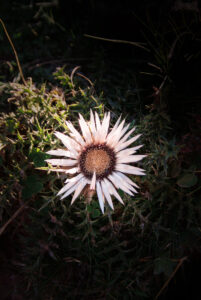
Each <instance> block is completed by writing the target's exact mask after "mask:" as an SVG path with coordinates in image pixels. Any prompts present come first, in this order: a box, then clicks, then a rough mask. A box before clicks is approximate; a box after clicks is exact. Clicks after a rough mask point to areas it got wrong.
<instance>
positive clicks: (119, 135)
mask: <svg viewBox="0 0 201 300" xmlns="http://www.w3.org/2000/svg"><path fill="white" fill-rule="evenodd" d="M78 121H79V125H80V129H81V134H80V133H79V132H78V130H77V129H76V128H75V127H74V126H73V124H72V123H71V122H69V121H67V122H66V125H67V126H68V129H69V135H65V134H63V133H61V132H55V135H56V137H57V138H58V139H60V140H61V141H62V143H63V145H64V146H65V149H57V150H50V151H48V152H47V153H48V154H50V155H55V156H61V157H63V158H61V159H47V160H46V161H47V162H48V163H50V164H51V166H52V167H53V168H51V170H52V171H56V172H62V173H65V174H67V175H68V178H67V179H66V181H65V185H64V186H63V188H62V189H61V190H60V191H59V193H58V196H60V195H62V196H61V199H64V198H66V197H67V196H69V195H70V194H71V193H73V192H74V195H73V197H72V201H71V204H72V203H73V202H74V201H75V200H76V199H77V197H78V196H79V195H80V194H81V192H84V191H85V195H86V194H87V195H91V194H93V193H95V191H96V192H97V196H98V201H99V204H100V208H101V210H102V212H103V213H104V207H105V203H106V201H107V203H108V204H109V206H110V207H111V208H112V209H114V206H113V202H112V197H111V196H114V197H115V198H117V199H118V200H119V202H121V203H122V204H124V203H123V200H122V198H121V197H120V195H119V194H118V192H117V190H118V189H121V190H123V191H124V192H126V193H127V194H129V195H131V196H133V195H134V193H137V190H136V189H137V188H139V187H138V186H137V184H136V183H134V182H133V181H132V180H131V179H130V178H129V177H128V176H126V175H125V174H133V175H145V173H144V172H145V171H144V170H143V169H141V168H138V167H136V166H133V165H131V164H133V163H136V162H138V161H140V160H141V159H143V158H144V157H145V155H136V154H135V153H136V151H137V150H138V149H140V148H141V147H142V145H138V146H135V147H131V148H128V147H129V146H130V145H131V144H133V143H134V142H135V141H136V140H137V139H138V138H139V137H140V134H138V135H136V136H134V137H132V138H130V139H129V137H130V135H131V134H132V133H133V132H134V131H135V128H132V129H130V130H129V127H130V124H128V125H126V126H124V124H125V119H124V120H122V121H121V117H120V118H119V119H118V120H117V122H116V124H115V125H114V127H113V128H112V129H111V130H110V129H109V126H110V113H105V114H104V117H103V120H102V122H101V121H100V118H99V116H98V114H97V112H95V114H94V113H93V112H92V110H91V111H90V121H89V122H86V121H85V120H84V118H83V116H82V115H81V114H80V115H79V120H78ZM128 130H129V131H128Z"/></svg>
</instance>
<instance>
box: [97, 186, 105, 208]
mask: <svg viewBox="0 0 201 300" xmlns="http://www.w3.org/2000/svg"><path fill="white" fill-rule="evenodd" d="M96 190H97V195H98V201H99V205H100V208H101V211H102V213H103V214H104V202H105V201H104V195H103V192H102V189H101V185H100V182H99V181H97V182H96Z"/></svg>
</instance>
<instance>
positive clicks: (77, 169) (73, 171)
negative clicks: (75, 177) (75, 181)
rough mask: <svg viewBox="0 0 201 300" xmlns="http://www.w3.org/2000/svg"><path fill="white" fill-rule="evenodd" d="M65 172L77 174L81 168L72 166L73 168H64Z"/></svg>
mask: <svg viewBox="0 0 201 300" xmlns="http://www.w3.org/2000/svg"><path fill="white" fill-rule="evenodd" d="M64 171H65V173H69V174H75V173H77V172H78V171H79V168H72V169H68V170H64Z"/></svg>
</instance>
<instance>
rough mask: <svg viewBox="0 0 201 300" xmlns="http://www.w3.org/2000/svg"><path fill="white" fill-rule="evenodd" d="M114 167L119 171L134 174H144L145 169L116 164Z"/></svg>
mask: <svg viewBox="0 0 201 300" xmlns="http://www.w3.org/2000/svg"><path fill="white" fill-rule="evenodd" d="M115 168H116V170H117V171H120V172H123V173H129V174H134V175H145V174H144V171H145V170H143V169H141V168H136V167H133V166H129V165H124V164H117V165H116V167H115Z"/></svg>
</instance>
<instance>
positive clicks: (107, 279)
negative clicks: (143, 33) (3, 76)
mask: <svg viewBox="0 0 201 300" xmlns="http://www.w3.org/2000/svg"><path fill="white" fill-rule="evenodd" d="M54 75H55V77H56V79H57V80H59V81H60V86H59V85H57V86H56V87H55V86H52V85H50V86H49V87H48V86H45V85H42V86H41V87H36V86H35V85H34V84H33V83H32V81H31V80H29V81H28V82H27V86H24V85H22V84H18V83H10V84H8V85H5V86H4V93H5V92H6V93H7V94H10V95H11V96H10V97H9V98H8V103H9V104H10V105H11V104H12V107H13V108H12V110H11V112H10V113H7V114H6V113H2V115H1V186H2V187H3V189H2V191H1V220H2V221H3V223H5V222H6V219H8V217H9V216H10V215H12V213H13V205H14V203H16V204H15V205H17V203H18V202H20V203H21V202H24V201H27V200H28V199H31V204H30V208H29V210H28V211H27V212H26V214H25V216H24V217H25V221H24V223H23V224H21V226H22V229H21V232H20V237H19V238H20V245H21V249H23V250H22V251H20V253H19V254H18V256H17V262H15V263H14V265H17V268H18V269H20V271H21V272H22V274H23V276H24V283H23V284H24V286H25V288H26V293H25V294H26V295H27V296H28V297H32V298H34V299H45V298H47V299H48V298H50V297H53V298H54V299H61V298H63V297H64V298H65V299H68V298H72V299H77V298H80V297H81V298H82V299H89V297H90V298H92V299H94V298H96V299H105V298H107V297H108V299H110V298H111V299H113V298H117V297H118V295H120V294H124V298H125V299H131V298H132V297H133V296H135V297H138V298H140V299H143V298H146V297H149V296H150V295H151V293H155V292H156V291H155V290H154V289H153V282H154V278H155V277H157V276H159V275H160V278H161V279H160V281H161V284H162V281H163V280H165V278H167V277H168V276H170V274H171V273H172V271H173V270H174V268H175V267H176V264H177V260H179V259H180V258H181V257H183V256H184V255H186V254H188V252H189V251H190V249H188V244H189V239H191V248H193V247H196V241H197V239H198V236H199V235H198V234H199V230H198V226H199V220H200V214H199V202H198V193H197V190H198V189H199V186H200V178H198V176H197V173H196V171H197V170H196V168H195V167H194V168H192V166H191V165H190V164H189V165H186V161H185V159H184V158H183V159H179V156H180V155H181V152H180V151H181V147H180V146H179V145H177V144H176V141H175V137H174V135H173V133H172V129H171V128H170V126H171V122H170V120H169V118H168V116H167V115H166V113H165V112H164V111H150V112H148V114H146V115H145V116H144V117H143V118H142V119H141V121H138V122H136V123H139V125H138V126H137V129H136V131H137V132H140V133H143V136H142V142H143V143H144V150H143V152H144V151H146V152H147V154H148V157H147V159H146V160H145V162H144V163H141V164H142V165H143V167H144V168H145V169H146V172H147V175H146V176H145V177H143V178H139V177H137V178H135V181H137V183H138V184H139V185H140V186H141V190H140V193H139V194H138V195H137V196H136V197H135V199H132V198H131V197H130V196H128V195H124V194H122V196H123V197H124V198H126V199H125V203H126V204H125V207H124V206H122V205H121V204H117V203H116V209H115V211H114V212H113V211H110V210H109V209H108V211H107V212H106V213H105V214H104V215H101V213H100V209H99V207H98V203H97V199H93V201H92V202H91V203H90V204H87V205H86V204H85V200H84V199H83V198H82V197H81V199H80V200H77V201H76V203H75V204H74V205H73V206H70V204H69V203H70V197H69V199H67V200H65V201H63V202H61V201H60V200H59V199H57V198H56V197H55V195H56V193H57V191H58V190H59V188H60V187H61V185H62V176H61V178H58V177H57V176H56V175H55V174H47V173H46V171H43V169H47V168H46V167H45V163H44V160H45V159H46V158H47V157H48V155H47V154H45V151H47V150H49V149H50V148H54V147H55V148H56V147H57V145H56V143H57V141H56V139H54V136H53V132H54V131H55V130H58V129H59V130H64V131H66V130H67V128H66V125H65V122H64V121H65V120H66V119H70V120H72V121H73V122H74V124H75V125H77V124H76V119H77V113H78V112H81V113H83V114H84V115H85V116H86V117H88V115H89V108H91V107H94V108H95V109H96V110H98V111H99V113H100V114H101V113H102V112H103V109H104V105H103V104H102V103H101V100H100V99H101V98H96V97H95V96H94V89H93V87H88V86H86V85H85V87H83V88H81V84H83V82H82V83H80V82H79V81H77V82H76V80H75V81H72V78H71V77H70V76H68V75H67V74H66V73H65V71H64V69H63V68H60V69H58V70H57V71H56V72H55V74H54ZM149 109H150V108H149ZM129 118H132V115H131V116H129ZM37 169H39V170H37ZM16 222H17V221H15V223H16ZM193 240H194V242H193ZM194 245H195V246H194ZM19 266H21V267H19ZM151 274H152V276H150V275H151ZM161 274H162V275H163V276H162V277H161Z"/></svg>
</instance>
